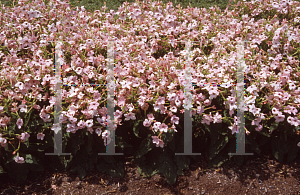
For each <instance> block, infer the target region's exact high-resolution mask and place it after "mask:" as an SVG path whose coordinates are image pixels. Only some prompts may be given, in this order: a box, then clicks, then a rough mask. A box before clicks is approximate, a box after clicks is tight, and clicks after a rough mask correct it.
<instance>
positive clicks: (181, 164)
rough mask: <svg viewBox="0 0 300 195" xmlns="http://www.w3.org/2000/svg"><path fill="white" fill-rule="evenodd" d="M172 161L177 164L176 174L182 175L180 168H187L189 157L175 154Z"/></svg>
mask: <svg viewBox="0 0 300 195" xmlns="http://www.w3.org/2000/svg"><path fill="white" fill-rule="evenodd" d="M174 162H175V163H176V165H177V174H178V175H183V172H182V170H189V165H190V159H189V158H188V157H187V156H182V155H175V156H174Z"/></svg>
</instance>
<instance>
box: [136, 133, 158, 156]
mask: <svg viewBox="0 0 300 195" xmlns="http://www.w3.org/2000/svg"><path fill="white" fill-rule="evenodd" d="M150 136H151V134H149V135H148V137H147V138H145V139H144V140H143V141H142V143H141V145H140V148H139V150H138V151H137V152H136V154H135V155H134V156H135V157H136V158H141V157H142V156H143V155H145V154H147V153H148V152H149V151H151V150H152V149H153V147H154V145H153V143H152V138H151V137H150Z"/></svg>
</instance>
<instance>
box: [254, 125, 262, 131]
mask: <svg viewBox="0 0 300 195" xmlns="http://www.w3.org/2000/svg"><path fill="white" fill-rule="evenodd" d="M262 129H263V126H262V125H259V126H258V127H256V128H255V130H256V131H261V130H262Z"/></svg>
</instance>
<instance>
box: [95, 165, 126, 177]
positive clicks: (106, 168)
mask: <svg viewBox="0 0 300 195" xmlns="http://www.w3.org/2000/svg"><path fill="white" fill-rule="evenodd" d="M96 167H97V170H98V171H99V172H101V173H104V174H108V175H110V176H112V177H119V178H123V177H124V167H123V163H122V162H121V161H119V162H117V163H113V164H112V163H106V162H100V163H98V164H97V166H96Z"/></svg>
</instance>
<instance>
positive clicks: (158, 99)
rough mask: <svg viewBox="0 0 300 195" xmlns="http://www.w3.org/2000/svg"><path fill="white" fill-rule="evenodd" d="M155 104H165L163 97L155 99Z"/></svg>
mask: <svg viewBox="0 0 300 195" xmlns="http://www.w3.org/2000/svg"><path fill="white" fill-rule="evenodd" d="M156 103H157V104H165V97H159V98H157V100H156Z"/></svg>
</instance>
